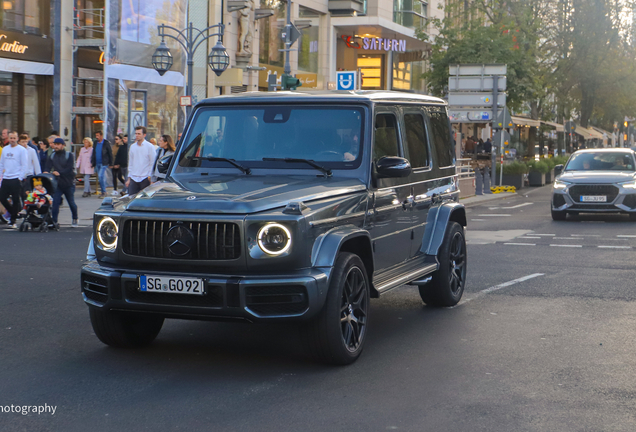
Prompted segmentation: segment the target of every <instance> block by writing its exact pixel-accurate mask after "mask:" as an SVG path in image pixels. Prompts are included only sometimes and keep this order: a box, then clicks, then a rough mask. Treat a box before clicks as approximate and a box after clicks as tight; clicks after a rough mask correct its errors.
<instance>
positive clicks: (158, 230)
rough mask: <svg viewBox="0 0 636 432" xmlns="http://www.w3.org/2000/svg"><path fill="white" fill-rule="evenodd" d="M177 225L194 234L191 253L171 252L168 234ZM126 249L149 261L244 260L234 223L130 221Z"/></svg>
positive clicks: (127, 222)
mask: <svg viewBox="0 0 636 432" xmlns="http://www.w3.org/2000/svg"><path fill="white" fill-rule="evenodd" d="M176 225H181V226H183V227H185V228H187V229H188V230H189V231H190V232H191V233H192V238H193V242H192V244H191V245H190V247H189V252H187V253H181V250H179V251H178V254H175V253H173V251H174V250H173V251H171V250H170V244H168V243H169V240H170V241H171V240H172V239H168V231H170V229H171V228H173V227H174V226H176ZM122 248H123V251H124V253H125V254H127V255H134V256H140V257H149V258H172V259H192V260H233V259H237V258H239V257H240V256H241V233H240V229H239V226H238V225H237V224H235V223H232V222H185V223H181V222H164V221H153V220H127V221H126V222H125V223H124V231H123V236H122Z"/></svg>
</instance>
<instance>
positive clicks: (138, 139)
mask: <svg viewBox="0 0 636 432" xmlns="http://www.w3.org/2000/svg"><path fill="white" fill-rule="evenodd" d="M154 161H155V148H154V147H153V145H152V144H150V143H149V142H148V141H146V128H145V127H144V126H137V127H136V128H135V142H134V143H133V144H132V145H131V146H130V150H129V153H128V180H127V181H126V187H127V188H128V194H129V195H134V194H136V193H137V192H139V191H141V190H142V189H144V188H146V187H148V186H150V177H151V176H152V170H153V168H154Z"/></svg>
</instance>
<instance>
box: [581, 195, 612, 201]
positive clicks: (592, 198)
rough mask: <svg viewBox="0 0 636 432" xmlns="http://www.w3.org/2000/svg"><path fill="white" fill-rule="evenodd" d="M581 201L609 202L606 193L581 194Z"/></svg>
mask: <svg viewBox="0 0 636 432" xmlns="http://www.w3.org/2000/svg"><path fill="white" fill-rule="evenodd" d="M581 202H607V196H605V195H581Z"/></svg>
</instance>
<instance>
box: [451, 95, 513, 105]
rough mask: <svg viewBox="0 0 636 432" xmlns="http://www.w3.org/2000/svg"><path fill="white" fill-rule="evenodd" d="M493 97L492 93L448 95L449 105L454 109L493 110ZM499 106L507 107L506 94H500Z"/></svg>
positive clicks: (498, 97) (498, 98) (498, 96)
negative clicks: (477, 108)
mask: <svg viewBox="0 0 636 432" xmlns="http://www.w3.org/2000/svg"><path fill="white" fill-rule="evenodd" d="M492 98H493V95H492V93H490V92H473V93H470V92H454V93H449V94H448V103H449V104H450V105H451V106H453V107H484V108H492ZM497 106H500V107H504V106H506V94H505V93H498V95H497Z"/></svg>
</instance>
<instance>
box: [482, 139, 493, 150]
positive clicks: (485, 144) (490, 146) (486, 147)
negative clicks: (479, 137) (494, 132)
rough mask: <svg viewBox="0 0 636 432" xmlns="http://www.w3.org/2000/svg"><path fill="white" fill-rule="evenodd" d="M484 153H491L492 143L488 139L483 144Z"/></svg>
mask: <svg viewBox="0 0 636 432" xmlns="http://www.w3.org/2000/svg"><path fill="white" fill-rule="evenodd" d="M484 151H485V152H486V153H492V142H491V141H490V138H488V139H487V140H486V142H485V143H484Z"/></svg>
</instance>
